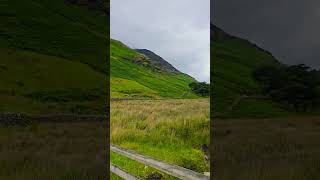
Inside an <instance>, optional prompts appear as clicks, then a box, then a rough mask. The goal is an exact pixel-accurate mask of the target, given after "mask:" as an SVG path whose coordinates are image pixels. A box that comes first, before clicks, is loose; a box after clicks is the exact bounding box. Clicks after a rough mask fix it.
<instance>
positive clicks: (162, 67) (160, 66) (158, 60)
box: [136, 49, 181, 73]
mask: <svg viewBox="0 0 320 180" xmlns="http://www.w3.org/2000/svg"><path fill="white" fill-rule="evenodd" d="M136 51H137V52H139V53H141V54H143V55H145V56H146V57H148V58H149V60H150V67H151V68H152V69H155V70H157V71H162V72H167V73H181V72H180V71H178V70H177V69H176V68H174V67H173V66H172V65H171V64H170V63H168V62H167V61H166V60H164V59H163V58H162V57H160V56H159V55H157V54H155V53H154V52H152V51H150V50H148V49H136Z"/></svg>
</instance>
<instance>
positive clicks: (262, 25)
mask: <svg viewBox="0 0 320 180" xmlns="http://www.w3.org/2000/svg"><path fill="white" fill-rule="evenodd" d="M211 21H212V22H213V23H214V24H215V25H217V26H218V27H220V28H222V29H223V30H225V31H226V32H228V33H230V34H232V35H235V36H238V37H242V38H245V39H248V40H249V41H251V42H253V43H256V44H257V45H259V46H260V47H262V48H264V49H266V50H268V51H270V52H271V53H272V54H273V55H274V56H275V57H276V58H277V59H278V60H279V61H281V62H283V63H285V64H301V63H303V64H306V65H309V66H311V67H313V68H320V49H319V48H320V35H319V33H320V1H317V0H268V1H266V0H260V1H259V0H241V1H240V0H214V1H212V3H211Z"/></svg>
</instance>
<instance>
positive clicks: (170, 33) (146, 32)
mask: <svg viewBox="0 0 320 180" xmlns="http://www.w3.org/2000/svg"><path fill="white" fill-rule="evenodd" d="M110 4H111V5H110V10H111V11H110V14H111V18H110V20H111V21H110V23H111V26H110V29H111V38H113V39H116V40H120V41H121V42H123V43H125V44H126V45H128V46H129V47H131V48H135V49H149V50H151V51H153V52H154V53H156V54H158V55H159V56H161V57H162V58H164V59H165V60H166V61H168V62H169V63H170V64H172V65H173V66H174V67H175V68H177V69H178V70H180V71H182V72H183V73H187V74H189V75H191V76H192V77H194V78H196V79H197V80H198V81H206V82H209V79H210V0H200V1H197V3H195V1H194V0H161V1H154V0H111V2H110Z"/></svg>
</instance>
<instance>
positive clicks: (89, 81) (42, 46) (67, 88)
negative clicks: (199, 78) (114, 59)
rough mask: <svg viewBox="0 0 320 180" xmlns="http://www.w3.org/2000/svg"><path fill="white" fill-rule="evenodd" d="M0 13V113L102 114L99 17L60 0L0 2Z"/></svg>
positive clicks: (102, 24)
mask: <svg viewBox="0 0 320 180" xmlns="http://www.w3.org/2000/svg"><path fill="white" fill-rule="evenodd" d="M0 12H1V13H0V57H1V58H0V101H1V103H0V112H25V113H85V114H91V113H101V112H104V111H105V108H106V105H105V101H104V100H105V98H106V94H107V88H106V84H107V78H108V77H107V76H106V72H107V70H108V68H107V57H108V54H107V47H108V46H107V42H108V40H107V38H108V23H107V22H106V21H107V18H106V16H105V15H104V14H103V13H101V12H99V11H98V10H94V9H91V8H88V7H86V6H79V5H76V4H72V3H69V2H67V1H65V0H55V1H52V0H25V1H20V0H4V1H1V3H0Z"/></svg>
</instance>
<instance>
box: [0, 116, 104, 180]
mask: <svg viewBox="0 0 320 180" xmlns="http://www.w3.org/2000/svg"><path fill="white" fill-rule="evenodd" d="M106 140H107V134H106V123H102V122H73V123H67V122H66V123H39V124H33V125H31V126H28V127H8V128H0V179H1V180H20V179H25V180H36V179H39V180H40V179H59V180H75V179H79V180H96V179H101V180H103V179H106V175H107V173H106V168H107V164H106V161H107V159H106V157H107V147H106Z"/></svg>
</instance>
